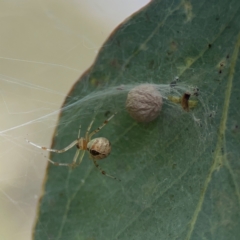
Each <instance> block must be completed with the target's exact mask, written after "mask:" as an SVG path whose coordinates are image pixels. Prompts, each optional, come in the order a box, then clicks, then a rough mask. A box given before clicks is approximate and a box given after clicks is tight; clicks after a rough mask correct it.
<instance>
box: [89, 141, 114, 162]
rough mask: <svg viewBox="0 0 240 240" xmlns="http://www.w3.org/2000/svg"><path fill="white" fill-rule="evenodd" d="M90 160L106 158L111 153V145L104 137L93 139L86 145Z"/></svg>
mask: <svg viewBox="0 0 240 240" xmlns="http://www.w3.org/2000/svg"><path fill="white" fill-rule="evenodd" d="M87 150H88V151H89V153H90V155H91V158H92V159H95V160H99V159H103V158H106V157H107V156H108V155H109V154H110V152H111V143H110V142H109V141H108V139H106V138H104V137H99V138H94V139H92V140H91V141H89V142H88V144H87Z"/></svg>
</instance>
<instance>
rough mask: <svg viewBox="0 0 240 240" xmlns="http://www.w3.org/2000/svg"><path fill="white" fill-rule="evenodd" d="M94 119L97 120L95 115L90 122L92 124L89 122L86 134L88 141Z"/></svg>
mask: <svg viewBox="0 0 240 240" xmlns="http://www.w3.org/2000/svg"><path fill="white" fill-rule="evenodd" d="M94 120H95V117H94V118H93V120H92V121H91V122H90V124H89V126H88V128H87V131H86V135H85V138H86V140H87V141H88V134H89V131H90V129H91V127H92V125H93V122H94Z"/></svg>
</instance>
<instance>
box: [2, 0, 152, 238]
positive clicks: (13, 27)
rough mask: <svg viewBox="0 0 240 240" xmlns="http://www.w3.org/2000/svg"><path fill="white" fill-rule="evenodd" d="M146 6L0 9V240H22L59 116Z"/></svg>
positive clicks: (38, 4)
mask: <svg viewBox="0 0 240 240" xmlns="http://www.w3.org/2000/svg"><path fill="white" fill-rule="evenodd" d="M148 2H149V0H89V1H84V0H68V1H63V0H59V1H55V0H35V1H31V0H8V1H0V17H1V21H0V112H1V115H0V211H1V212H0V239H1V240H2V239H3V240H13V239H18V240H29V239H31V233H32V227H33V226H34V221H35V216H36V210H37V208H36V206H37V202H38V199H39V196H40V195H41V186H42V181H43V178H44V174H45V169H46V165H47V162H46V160H45V159H44V157H43V156H42V155H41V154H40V153H39V151H37V150H36V149H35V148H33V147H32V146H30V145H29V144H27V143H26V142H25V138H29V139H31V140H32V141H34V142H36V143H38V144H41V145H44V146H50V143H51V137H52V134H53V131H54V128H55V126H56V121H57V117H58V110H59V108H60V107H61V105H62V103H63V101H64V98H65V96H66V94H67V93H68V92H69V90H70V89H71V87H72V85H73V84H74V83H75V81H76V80H77V79H78V78H79V76H80V75H81V74H82V73H83V72H84V71H85V70H86V69H87V68H88V67H89V66H91V64H92V63H93V61H94V59H95V57H96V55H97V54H98V50H99V48H100V46H101V45H102V44H103V42H104V41H105V40H106V38H107V37H108V36H109V34H110V33H111V32H112V31H113V30H114V29H115V27H116V26H118V24H120V23H121V22H122V21H124V20H125V19H126V18H127V17H129V16H130V15H131V14H132V13H134V12H135V11H137V10H139V9H140V8H141V7H143V6H144V5H146V4H147V3H148Z"/></svg>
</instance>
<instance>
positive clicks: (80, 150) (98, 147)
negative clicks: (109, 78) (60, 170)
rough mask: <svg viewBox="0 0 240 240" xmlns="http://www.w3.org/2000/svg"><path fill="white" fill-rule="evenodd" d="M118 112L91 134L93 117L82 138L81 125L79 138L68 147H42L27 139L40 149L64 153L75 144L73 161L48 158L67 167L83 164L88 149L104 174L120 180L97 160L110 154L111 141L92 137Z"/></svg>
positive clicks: (55, 163) (58, 164)
mask: <svg viewBox="0 0 240 240" xmlns="http://www.w3.org/2000/svg"><path fill="white" fill-rule="evenodd" d="M116 114H117V112H115V113H114V114H113V115H112V116H111V117H109V118H108V119H107V120H105V121H104V122H103V124H102V125H101V126H100V127H98V128H97V129H96V130H94V131H93V132H91V133H90V134H89V131H90V130H91V127H92V124H93V122H94V119H93V120H92V121H91V123H90V124H89V126H88V128H87V131H86V134H85V137H81V138H80V131H81V126H80V128H79V131H78V137H77V139H76V140H75V141H73V142H72V143H70V144H69V145H68V146H67V147H65V148H63V149H60V150H58V149H51V148H46V147H42V146H39V145H37V144H35V143H33V142H31V141H29V140H27V139H26V141H27V142H28V143H29V144H31V145H33V146H34V147H37V148H40V149H43V150H46V151H49V152H56V153H63V152H66V151H68V150H69V149H71V148H72V147H74V146H76V147H77V151H76V153H75V155H74V158H73V161H72V163H58V162H54V161H52V160H50V159H48V161H49V162H50V163H52V164H53V165H55V166H67V167H71V168H75V167H77V166H79V165H80V164H81V162H82V160H83V157H84V154H85V151H86V150H87V151H88V152H89V154H90V158H91V159H92V160H93V163H94V165H95V166H96V168H97V169H98V170H99V171H100V172H101V173H102V174H103V175H105V176H107V177H110V178H113V179H115V180H118V181H120V180H119V179H117V178H115V177H113V176H111V175H108V174H107V173H106V172H105V171H104V170H102V169H101V167H100V166H99V165H98V163H97V160H100V159H103V158H106V157H107V156H108V155H109V154H110V152H111V143H110V142H109V140H108V139H106V138H104V137H98V138H94V139H91V138H92V136H93V135H95V134H96V133H97V132H99V131H100V130H101V129H102V128H103V127H104V126H105V125H106V124H107V123H108V122H109V121H110V120H111V119H112V118H113V117H114V116H115V115H116ZM79 154H80V156H79ZM78 156H79V157H78ZM78 159H79V160H78Z"/></svg>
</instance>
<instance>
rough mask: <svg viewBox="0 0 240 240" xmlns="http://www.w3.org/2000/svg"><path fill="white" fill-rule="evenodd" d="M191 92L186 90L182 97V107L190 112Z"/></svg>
mask: <svg viewBox="0 0 240 240" xmlns="http://www.w3.org/2000/svg"><path fill="white" fill-rule="evenodd" d="M190 96H191V94H190V93H188V92H185V93H184V94H183V96H182V99H181V105H182V108H183V110H185V111H187V112H189V102H188V101H189V98H190Z"/></svg>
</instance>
